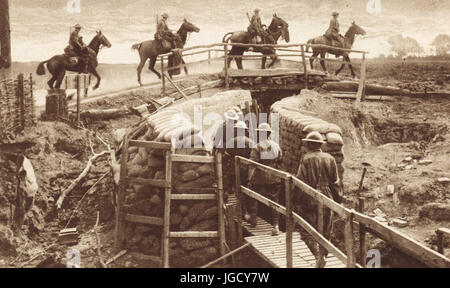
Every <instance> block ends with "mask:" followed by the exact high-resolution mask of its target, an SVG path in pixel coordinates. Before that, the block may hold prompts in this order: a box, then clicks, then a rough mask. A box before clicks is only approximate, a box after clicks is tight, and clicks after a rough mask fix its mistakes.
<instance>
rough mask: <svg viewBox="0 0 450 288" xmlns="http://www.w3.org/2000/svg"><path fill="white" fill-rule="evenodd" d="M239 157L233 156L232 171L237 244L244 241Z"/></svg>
mask: <svg viewBox="0 0 450 288" xmlns="http://www.w3.org/2000/svg"><path fill="white" fill-rule="evenodd" d="M239 162H240V161H239V158H238V157H235V158H234V173H235V177H234V178H235V187H236V188H235V189H236V191H235V193H236V199H237V203H236V210H237V211H236V212H237V223H238V227H237V229H238V245H241V244H242V242H243V241H244V238H243V236H242V235H243V233H242V197H243V196H242V193H241V167H240V163H239Z"/></svg>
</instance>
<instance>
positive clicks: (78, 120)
mask: <svg viewBox="0 0 450 288" xmlns="http://www.w3.org/2000/svg"><path fill="white" fill-rule="evenodd" d="M76 79H77V80H76V88H77V123H80V113H81V111H80V109H81V108H80V105H81V104H80V97H81V95H80V94H81V89H80V74H77V75H76Z"/></svg>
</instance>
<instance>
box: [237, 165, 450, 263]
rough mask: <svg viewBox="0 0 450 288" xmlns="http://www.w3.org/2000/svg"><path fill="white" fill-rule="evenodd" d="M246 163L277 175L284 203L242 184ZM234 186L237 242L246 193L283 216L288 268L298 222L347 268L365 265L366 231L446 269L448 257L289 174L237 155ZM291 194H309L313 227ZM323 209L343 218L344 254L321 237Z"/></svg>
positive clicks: (239, 237)
mask: <svg viewBox="0 0 450 288" xmlns="http://www.w3.org/2000/svg"><path fill="white" fill-rule="evenodd" d="M249 166H252V167H254V168H256V169H259V170H261V171H264V172H265V173H267V174H270V175H271V176H274V177H277V178H279V179H281V180H282V181H283V182H284V186H285V199H286V200H285V205H281V204H280V203H277V202H275V201H272V200H270V199H268V198H266V197H264V196H263V195H261V194H259V193H257V192H255V191H253V190H251V189H250V188H248V187H246V186H245V185H243V183H242V181H241V178H240V171H241V168H242V167H246V168H248V167H249ZM235 186H236V198H237V207H236V211H237V221H238V239H239V241H240V242H241V243H242V241H243V230H242V227H243V225H242V197H243V196H244V195H247V196H248V197H250V198H252V199H254V200H256V201H258V202H260V203H262V204H264V205H265V206H268V207H270V208H271V209H273V210H276V211H277V212H278V213H280V214H282V215H284V216H285V219H286V266H287V267H288V268H291V267H292V265H293V258H292V257H293V251H292V237H293V230H294V226H295V225H299V226H300V227H302V228H303V229H304V230H306V232H307V233H309V234H310V235H311V236H312V237H313V238H314V240H315V241H317V243H319V245H321V246H322V247H323V248H325V249H326V250H327V251H328V252H329V253H332V254H334V255H335V256H336V257H337V258H338V259H339V260H341V261H342V262H343V263H346V265H347V267H352V268H353V267H365V260H366V258H367V255H366V253H367V252H366V251H367V246H368V245H367V243H366V233H371V234H372V235H374V236H375V237H378V238H380V239H382V240H384V241H386V242H387V243H388V244H389V245H392V246H393V247H395V248H397V249H399V250H400V251H402V252H403V253H405V254H407V255H409V256H411V257H413V258H415V259H416V260H418V261H419V262H421V263H423V264H425V265H426V266H429V267H440V268H450V259H448V258H447V257H445V256H444V255H442V254H440V253H438V252H436V251H434V250H432V249H430V248H428V247H426V246H424V245H422V244H421V243H419V242H417V241H415V240H414V239H412V238H410V237H408V236H407V235H405V234H403V233H401V232H399V231H396V230H394V229H392V228H391V227H389V226H387V225H384V224H382V223H380V222H378V221H376V220H374V219H373V218H371V217H369V216H366V215H364V214H363V213H362V211H361V212H357V211H355V210H354V209H348V208H346V207H344V206H343V205H341V204H339V203H337V202H335V201H333V200H332V199H330V198H328V197H327V196H325V195H324V194H322V193H320V192H319V191H317V190H315V189H313V188H311V187H310V186H308V185H307V184H305V183H304V182H302V181H300V180H299V179H297V178H296V177H295V176H293V175H291V174H289V173H286V172H283V171H280V170H277V169H274V168H271V167H268V166H265V165H262V164H259V163H257V162H254V161H252V160H249V159H246V158H243V157H239V156H237V157H236V158H235ZM294 193H305V194H307V195H309V196H310V197H311V198H312V199H313V201H314V202H316V203H317V207H318V208H317V209H318V210H317V215H318V223H317V229H316V228H314V227H313V226H312V225H311V224H310V223H308V222H307V221H306V220H305V219H303V218H302V217H301V216H300V215H298V214H297V213H295V212H294V211H293V210H294V209H293V204H294V203H293V196H294ZM360 208H361V207H360ZM324 209H330V210H331V211H332V212H334V214H336V215H337V216H338V217H340V218H341V219H343V220H344V221H345V228H344V242H345V253H344V252H343V251H341V250H340V249H339V248H337V247H336V246H335V245H334V244H333V243H331V241H330V240H329V239H326V238H325V237H324V236H323V226H324V225H323V222H324ZM358 210H360V209H358ZM361 210H362V209H361ZM355 226H356V227H359V245H360V250H359V253H360V257H359V258H360V264H358V263H356V251H355V249H354V247H355V245H354V244H355V243H354V242H355V240H354V233H353V232H354V227H355Z"/></svg>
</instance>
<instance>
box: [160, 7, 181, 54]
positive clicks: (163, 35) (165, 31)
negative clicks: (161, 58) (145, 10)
mask: <svg viewBox="0 0 450 288" xmlns="http://www.w3.org/2000/svg"><path fill="white" fill-rule="evenodd" d="M161 16H162V19H161V20H159V21H158V26H157V30H156V33H155V40H156V41H158V43H159V44H160V45H161V47H162V49H163V50H165V49H171V48H176V43H175V35H174V34H173V33H172V31H171V30H170V29H169V27H168V26H167V19H168V18H169V15H168V14H167V13H163V14H162V15H161ZM164 40H166V41H168V42H169V43H170V45H171V47H165V46H164Z"/></svg>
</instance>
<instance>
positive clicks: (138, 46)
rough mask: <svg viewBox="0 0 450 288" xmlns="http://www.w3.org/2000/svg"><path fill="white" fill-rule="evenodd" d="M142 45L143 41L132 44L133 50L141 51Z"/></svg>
mask: <svg viewBox="0 0 450 288" xmlns="http://www.w3.org/2000/svg"><path fill="white" fill-rule="evenodd" d="M141 46H142V42H141V43H137V44H134V45H133V46H131V50H138V51H139V49H141Z"/></svg>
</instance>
